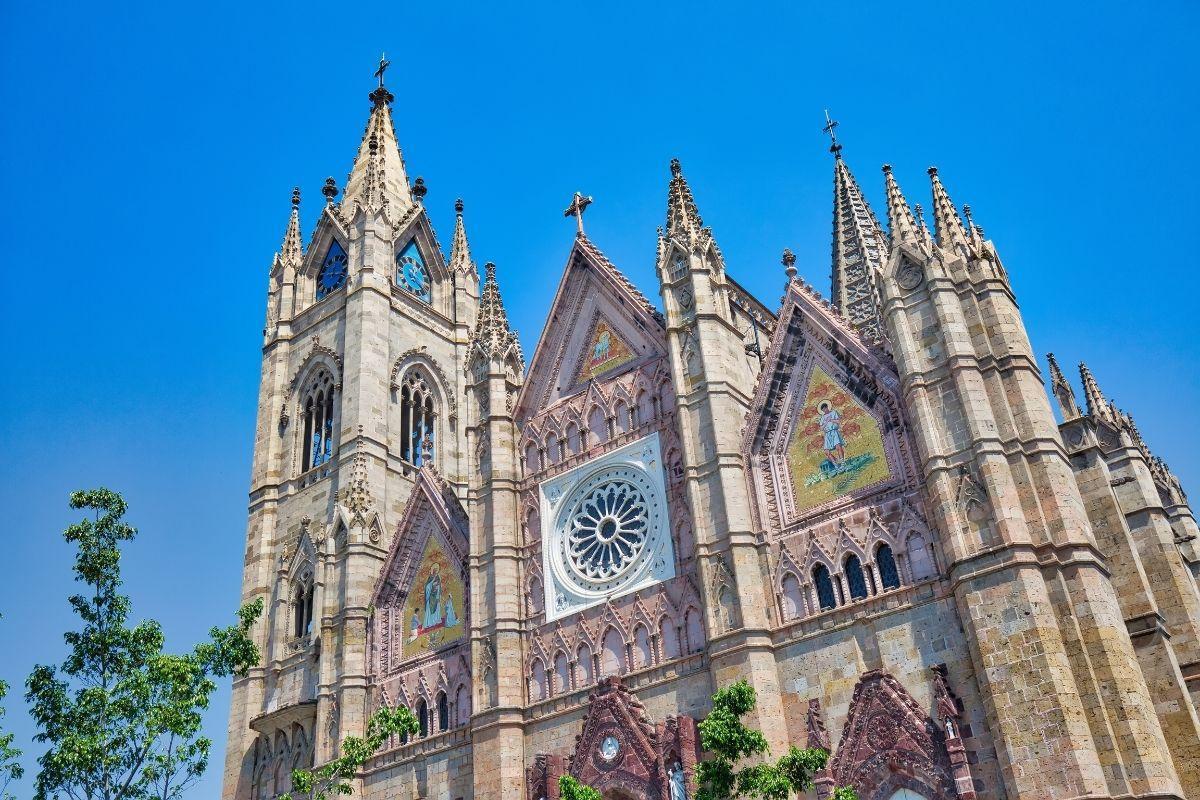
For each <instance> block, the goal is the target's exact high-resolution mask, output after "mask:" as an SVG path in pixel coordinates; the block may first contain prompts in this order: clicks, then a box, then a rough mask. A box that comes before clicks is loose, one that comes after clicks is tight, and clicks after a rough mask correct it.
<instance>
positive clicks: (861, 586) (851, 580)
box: [844, 555, 867, 600]
mask: <svg viewBox="0 0 1200 800" xmlns="http://www.w3.org/2000/svg"><path fill="white" fill-rule="evenodd" d="M844 569H845V571H846V583H847V584H848V585H849V587H850V597H852V598H853V599H855V600H862V599H863V598H865V597H866V596H867V580H866V578H865V577H864V576H863V569H862V562H860V561H859V560H858V556H855V555H852V556H850V557H849V558H847V559H846V566H845V568H844Z"/></svg>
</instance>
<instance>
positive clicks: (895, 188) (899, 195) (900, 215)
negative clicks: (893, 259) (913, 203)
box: [883, 164, 920, 244]
mask: <svg viewBox="0 0 1200 800" xmlns="http://www.w3.org/2000/svg"><path fill="white" fill-rule="evenodd" d="M883 183H884V188H885V189H886V191H887V215H888V231H889V232H890V233H891V243H892V244H897V243H899V242H908V243H910V244H916V243H917V242H919V240H920V232H919V231H918V230H917V221H916V220H915V219H913V213H912V209H911V208H909V206H908V201H907V200H905V199H904V193H903V192H901V191H900V185H899V184H897V183H896V179H895V178H894V177H892V165H891V164H884V165H883Z"/></svg>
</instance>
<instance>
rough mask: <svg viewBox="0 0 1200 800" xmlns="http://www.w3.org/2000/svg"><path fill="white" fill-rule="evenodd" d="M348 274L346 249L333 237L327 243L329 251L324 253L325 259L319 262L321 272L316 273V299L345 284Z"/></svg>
mask: <svg viewBox="0 0 1200 800" xmlns="http://www.w3.org/2000/svg"><path fill="white" fill-rule="evenodd" d="M349 274H350V273H349V270H348V259H347V258H346V251H345V250H344V249H342V246H341V245H340V244H338V242H337V240H336V239H334V240H333V242H332V243H331V244H330V245H329V252H327V253H326V254H325V260H324V261H323V262H321V272H320V273H319V274H318V275H317V299H318V300H321V299H322V298H324V297H326V296H327V295H329V294H331V293H333V292H336V291H337V290H338V289H340V288H342V287H343V286H345V285H346V278H347V277H348V276H349Z"/></svg>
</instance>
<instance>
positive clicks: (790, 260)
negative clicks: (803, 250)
mask: <svg viewBox="0 0 1200 800" xmlns="http://www.w3.org/2000/svg"><path fill="white" fill-rule="evenodd" d="M780 263H781V264H783V272H784V274H786V275H787V277H788V280H789V281H790V280H791V279H792V278H794V277H796V254H795V253H793V252H792V251H791V248H786V247H785V248H784V250H783V259H782V260H781V261H780Z"/></svg>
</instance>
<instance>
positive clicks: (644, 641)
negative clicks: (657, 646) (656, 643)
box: [633, 625, 654, 669]
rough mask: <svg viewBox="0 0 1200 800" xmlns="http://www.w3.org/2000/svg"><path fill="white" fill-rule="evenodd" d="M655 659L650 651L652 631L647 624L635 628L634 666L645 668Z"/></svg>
mask: <svg viewBox="0 0 1200 800" xmlns="http://www.w3.org/2000/svg"><path fill="white" fill-rule="evenodd" d="M653 661H654V659H653V657H652V656H651V653H650V632H649V631H647V630H646V626H645V625H638V626H637V627H636V628H634V629H633V666H634V668H635V669H643V668H645V667H648V666H650V664H651V663H652V662H653Z"/></svg>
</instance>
